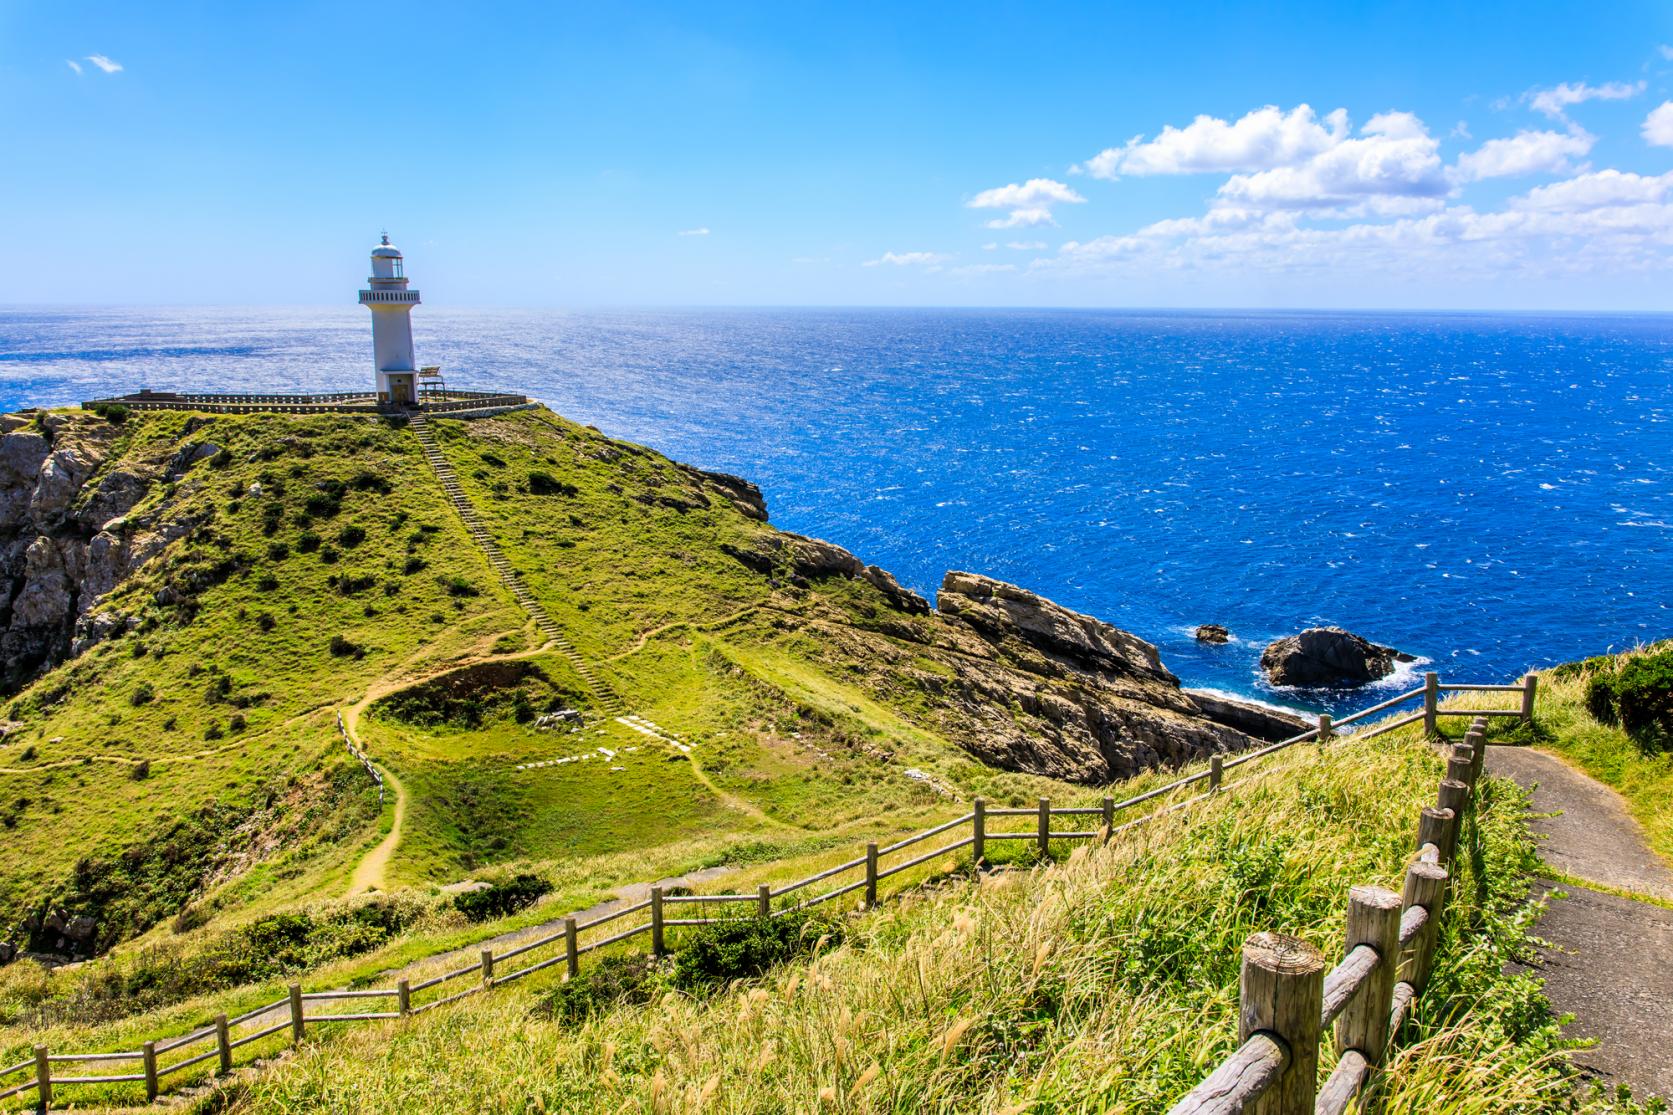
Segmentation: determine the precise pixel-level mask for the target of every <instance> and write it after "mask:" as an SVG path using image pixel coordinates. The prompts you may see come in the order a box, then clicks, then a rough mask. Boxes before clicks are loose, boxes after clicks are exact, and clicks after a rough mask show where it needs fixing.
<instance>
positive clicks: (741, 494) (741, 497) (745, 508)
mask: <svg viewBox="0 0 1673 1115" xmlns="http://www.w3.org/2000/svg"><path fill="white" fill-rule="evenodd" d="M681 467H682V468H683V469H684V470H685V472H686V473H687V475H689V476H691V477H692V478H693V479H695V480H697V481H698V482H699V483H700V484H702V485H703V486H704V487H705V488H708V489H709V490H711V491H713V492H716V493H718V494H720V495H723V496H725V497H726V498H727V499H729V500H731V501H732V505H733V506H734V507H736V508H737V509H738V510H739V511H740V512H742V513H743V515H744V517H745V518H748V519H754V520H756V521H757V522H761V523H764V522H766V521H767V500H766V498H765V497H764V496H762V494H761V489H760V488H757V487H756V486H755V485H754V484H751V483H750V482H749V481H748V480H745V479H744V478H743V477H741V476H733V475H732V474H731V473H729V472H708V471H705V470H704V469H700V468H693V467H692V466H690V465H682V466H681Z"/></svg>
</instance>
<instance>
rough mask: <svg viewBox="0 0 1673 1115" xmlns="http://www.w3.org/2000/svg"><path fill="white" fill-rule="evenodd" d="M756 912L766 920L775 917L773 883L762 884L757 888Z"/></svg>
mask: <svg viewBox="0 0 1673 1115" xmlns="http://www.w3.org/2000/svg"><path fill="white" fill-rule="evenodd" d="M755 912H756V914H757V915H758V916H760V917H764V918H770V917H772V916H773V888H772V884H771V883H762V884H761V885H760V886H758V887H756V888H755Z"/></svg>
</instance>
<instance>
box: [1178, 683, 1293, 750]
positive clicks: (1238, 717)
mask: <svg viewBox="0 0 1673 1115" xmlns="http://www.w3.org/2000/svg"><path fill="white" fill-rule="evenodd" d="M1185 692H1186V693H1187V694H1189V695H1190V697H1191V700H1192V701H1193V702H1194V703H1195V704H1196V706H1197V707H1198V708H1199V709H1201V710H1202V714H1203V715H1204V716H1206V717H1208V718H1209V719H1210V720H1212V721H1214V722H1215V723H1217V724H1224V725H1226V727H1228V728H1236V729H1237V730H1238V731H1240V732H1242V733H1243V734H1244V735H1246V736H1253V737H1255V738H1256V739H1259V740H1265V741H1266V742H1268V743H1277V742H1278V741H1279V740H1281V739H1288V738H1290V737H1291V736H1294V735H1299V734H1301V733H1302V732H1305V731H1307V730H1308V729H1309V728H1311V727H1313V725H1312V724H1310V723H1309V722H1308V721H1307V720H1305V719H1303V718H1302V717H1301V716H1299V715H1298V714H1296V713H1293V712H1288V711H1286V710H1284V709H1276V708H1273V707H1271V706H1270V705H1257V704H1255V703H1254V702H1253V701H1239V700H1237V699H1236V698H1233V697H1228V696H1226V695H1225V694H1223V693H1206V692H1203V691H1202V690H1199V689H1187V690H1186V691H1185Z"/></svg>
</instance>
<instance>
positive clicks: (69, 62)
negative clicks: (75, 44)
mask: <svg viewBox="0 0 1673 1115" xmlns="http://www.w3.org/2000/svg"><path fill="white" fill-rule="evenodd" d="M64 65H66V66H68V67H70V69H72V70H74V71H75V72H76V73H78V74H79V73H81V63H80V62H77V61H76V60H75V59H74V58H66V59H64Z"/></svg>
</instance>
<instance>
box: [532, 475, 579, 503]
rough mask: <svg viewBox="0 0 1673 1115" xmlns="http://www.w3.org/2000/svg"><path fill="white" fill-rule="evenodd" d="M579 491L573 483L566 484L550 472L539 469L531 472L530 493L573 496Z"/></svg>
mask: <svg viewBox="0 0 1673 1115" xmlns="http://www.w3.org/2000/svg"><path fill="white" fill-rule="evenodd" d="M577 491H579V489H578V488H576V487H575V485H573V484H565V483H564V482H563V481H562V480H559V479H558V478H557V477H555V476H553V475H552V474H551V473H549V472H541V471H540V470H539V469H536V470H535V471H533V472H531V473H529V493H530V494H531V495H537V496H572V495H575V494H576V492H577Z"/></svg>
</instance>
